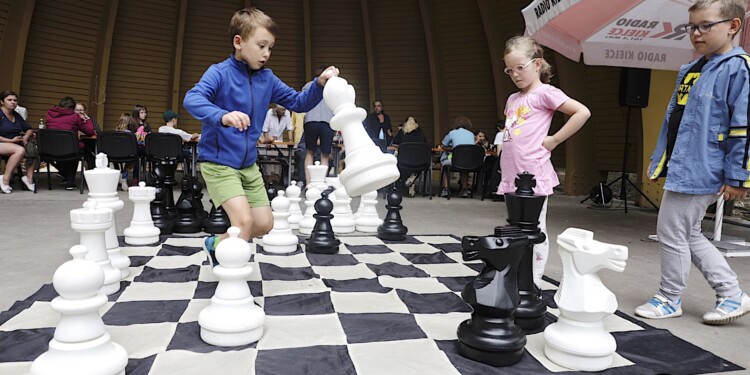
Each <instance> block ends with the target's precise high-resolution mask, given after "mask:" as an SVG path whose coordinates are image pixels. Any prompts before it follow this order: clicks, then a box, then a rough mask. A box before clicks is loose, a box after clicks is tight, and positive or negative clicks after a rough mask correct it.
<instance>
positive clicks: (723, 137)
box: [635, 0, 750, 325]
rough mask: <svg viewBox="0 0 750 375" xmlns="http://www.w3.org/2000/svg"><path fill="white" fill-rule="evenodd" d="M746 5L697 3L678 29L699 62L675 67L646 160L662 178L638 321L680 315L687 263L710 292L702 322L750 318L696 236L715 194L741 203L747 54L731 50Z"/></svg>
mask: <svg viewBox="0 0 750 375" xmlns="http://www.w3.org/2000/svg"><path fill="white" fill-rule="evenodd" d="M746 6H747V1H745V0H698V1H696V2H694V3H693V5H692V6H691V7H690V8H689V9H688V11H689V13H690V15H689V23H688V24H687V25H684V30H680V31H684V32H685V33H686V34H687V35H688V36H689V37H690V42H691V43H692V44H693V47H695V51H696V52H697V53H699V54H701V55H703V56H702V57H701V58H699V59H697V60H695V61H693V62H692V63H689V64H686V65H683V66H682V67H681V68H680V72H679V73H678V75H677V87H676V88H675V91H674V94H672V99H671V100H670V101H669V106H668V107H667V113H666V115H665V116H664V121H663V122H662V126H661V132H660V133H659V139H658V140H657V143H656V149H655V150H654V153H653V154H652V155H651V165H649V171H648V173H649V176H650V178H651V179H652V180H656V179H657V178H659V177H666V179H667V180H666V183H665V184H664V196H663V198H662V201H661V207H660V209H659V218H658V220H657V223H656V231H657V235H658V236H659V247H660V248H661V282H660V283H659V291H658V293H657V294H656V295H655V296H653V297H651V299H650V300H649V301H648V302H646V303H645V304H643V305H641V306H638V307H637V308H636V309H635V315H638V316H640V317H643V318H649V319H665V318H675V317H678V316H680V315H682V295H683V294H684V293H685V290H686V289H687V279H688V275H689V273H690V263H691V262H692V263H693V264H695V266H696V267H697V268H698V270H700V271H701V273H702V274H703V277H705V278H706V280H707V281H708V283H709V284H710V285H711V288H713V289H714V291H715V292H716V306H715V308H714V310H712V311H709V312H707V313H705V314H704V315H703V323H705V324H711V325H724V324H729V323H731V322H733V321H734V320H736V319H738V318H740V317H741V316H743V315H745V314H747V313H748V312H750V297H748V296H747V294H746V293H743V292H742V289H740V285H739V281H738V280H737V274H735V273H734V271H732V269H731V268H730V267H729V263H727V261H726V259H724V257H723V256H722V255H721V253H720V252H719V250H718V249H716V247H715V246H714V245H713V244H712V243H711V242H710V241H708V239H706V237H705V236H704V235H703V233H702V232H701V221H702V220H703V216H704V215H705V213H706V208H707V207H708V206H709V205H710V204H711V203H713V202H715V201H716V198H717V196H719V195H722V194H723V195H724V199H726V200H732V199H743V198H745V195H746V194H747V188H748V187H750V171H748V132H747V126H748V122H749V121H748V120H750V111H749V110H748V96H750V88H749V87H748V84H749V83H750V82H749V81H750V79H749V78H748V77H750V69H749V68H748V67H749V64H750V56H748V55H747V53H746V52H745V51H743V50H742V48H739V47H737V48H734V47H733V45H732V40H733V39H734V38H735V37H736V36H737V34H738V33H739V31H740V28H741V27H742V20H743V19H744V18H745V12H746V9H745V8H746Z"/></svg>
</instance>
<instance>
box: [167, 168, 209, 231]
mask: <svg viewBox="0 0 750 375" xmlns="http://www.w3.org/2000/svg"><path fill="white" fill-rule="evenodd" d="M175 207H176V209H177V218H176V219H175V221H174V228H173V229H172V230H173V231H174V232H175V233H198V232H200V231H201V229H202V227H203V220H201V219H200V218H199V217H198V215H197V214H196V212H195V207H193V186H192V184H191V183H190V178H189V177H187V176H185V177H183V178H182V193H181V194H180V198H179V199H178V200H177V204H176V205H175Z"/></svg>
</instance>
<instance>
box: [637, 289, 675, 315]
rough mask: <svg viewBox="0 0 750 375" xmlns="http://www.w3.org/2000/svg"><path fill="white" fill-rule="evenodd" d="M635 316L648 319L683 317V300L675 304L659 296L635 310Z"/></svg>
mask: <svg viewBox="0 0 750 375" xmlns="http://www.w3.org/2000/svg"><path fill="white" fill-rule="evenodd" d="M635 315H637V316H640V317H641V318H646V319H667V318H676V317H678V316H681V315H682V299H679V300H677V303H674V302H672V301H670V300H669V299H667V298H666V297H664V296H662V295H660V294H657V295H655V296H653V297H651V299H650V300H648V302H646V303H644V304H643V305H640V306H638V307H636V308H635Z"/></svg>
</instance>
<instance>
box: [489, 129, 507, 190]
mask: <svg viewBox="0 0 750 375" xmlns="http://www.w3.org/2000/svg"><path fill="white" fill-rule="evenodd" d="M495 129H496V130H497V133H496V134H495V141H494V142H492V145H493V146H494V147H495V164H494V165H493V167H492V171H491V172H490V173H491V174H492V176H491V177H490V188H489V189H487V190H489V192H490V194H491V196H492V200H493V201H495V202H504V201H505V196H503V195H501V194H497V187H498V185H500V179H501V178H502V171H501V170H500V154H501V153H502V152H503V133H504V131H503V130H505V122H503V121H502V120H498V121H497V123H496V124H495Z"/></svg>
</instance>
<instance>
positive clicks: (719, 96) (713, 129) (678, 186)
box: [648, 47, 750, 195]
mask: <svg viewBox="0 0 750 375" xmlns="http://www.w3.org/2000/svg"><path fill="white" fill-rule="evenodd" d="M693 63H694V62H693ZM693 63H690V64H687V65H683V66H682V67H681V68H680V72H679V73H678V74H677V87H678V88H679V85H680V83H681V82H682V79H683V77H684V76H685V74H686V73H687V71H688V69H689V68H690V66H691V65H692V64H693ZM748 77H750V56H748V55H747V54H746V53H745V51H744V50H742V48H739V47H737V48H734V49H732V50H731V51H729V52H727V53H725V54H723V55H716V56H714V57H713V58H711V59H710V60H709V61H708V62H707V63H706V65H705V66H704V67H703V70H702V72H701V75H700V78H699V79H698V80H697V81H696V82H695V84H694V85H693V87H692V89H691V90H690V94H689V95H688V99H687V103H686V105H685V111H684V113H683V116H682V121H681V122H680V128H679V130H678V132H677V140H676V142H675V145H674V149H673V151H672V156H671V158H670V160H669V164H668V167H669V168H668V169H667V181H666V184H665V185H664V189H665V190H669V191H673V192H677V193H685V194H696V195H698V194H715V193H718V192H719V190H721V187H722V185H724V184H726V185H730V186H743V187H750V180H749V179H750V170H748V149H747V144H748V143H747V141H748V139H747V134H748V123H749V122H750V121H749V120H748V116H749V115H750V113H749V112H750V111H749V108H748V105H749V104H750V103H749V101H748V99H749V96H750V86H749V82H748ZM676 98H677V89H676V90H675V92H674V93H673V94H672V99H671V100H670V101H669V106H668V107H667V113H666V115H665V116H664V121H663V122H662V125H661V132H660V133H659V139H658V140H657V143H656V149H655V150H654V153H653V154H652V155H651V168H650V170H649V171H648V174H649V176H650V178H652V179H655V178H657V177H658V176H659V175H660V174H661V172H662V170H663V169H664V164H665V160H666V156H667V155H666V148H667V126H668V123H669V117H670V116H671V114H672V111H673V110H674V108H675V105H676Z"/></svg>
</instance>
